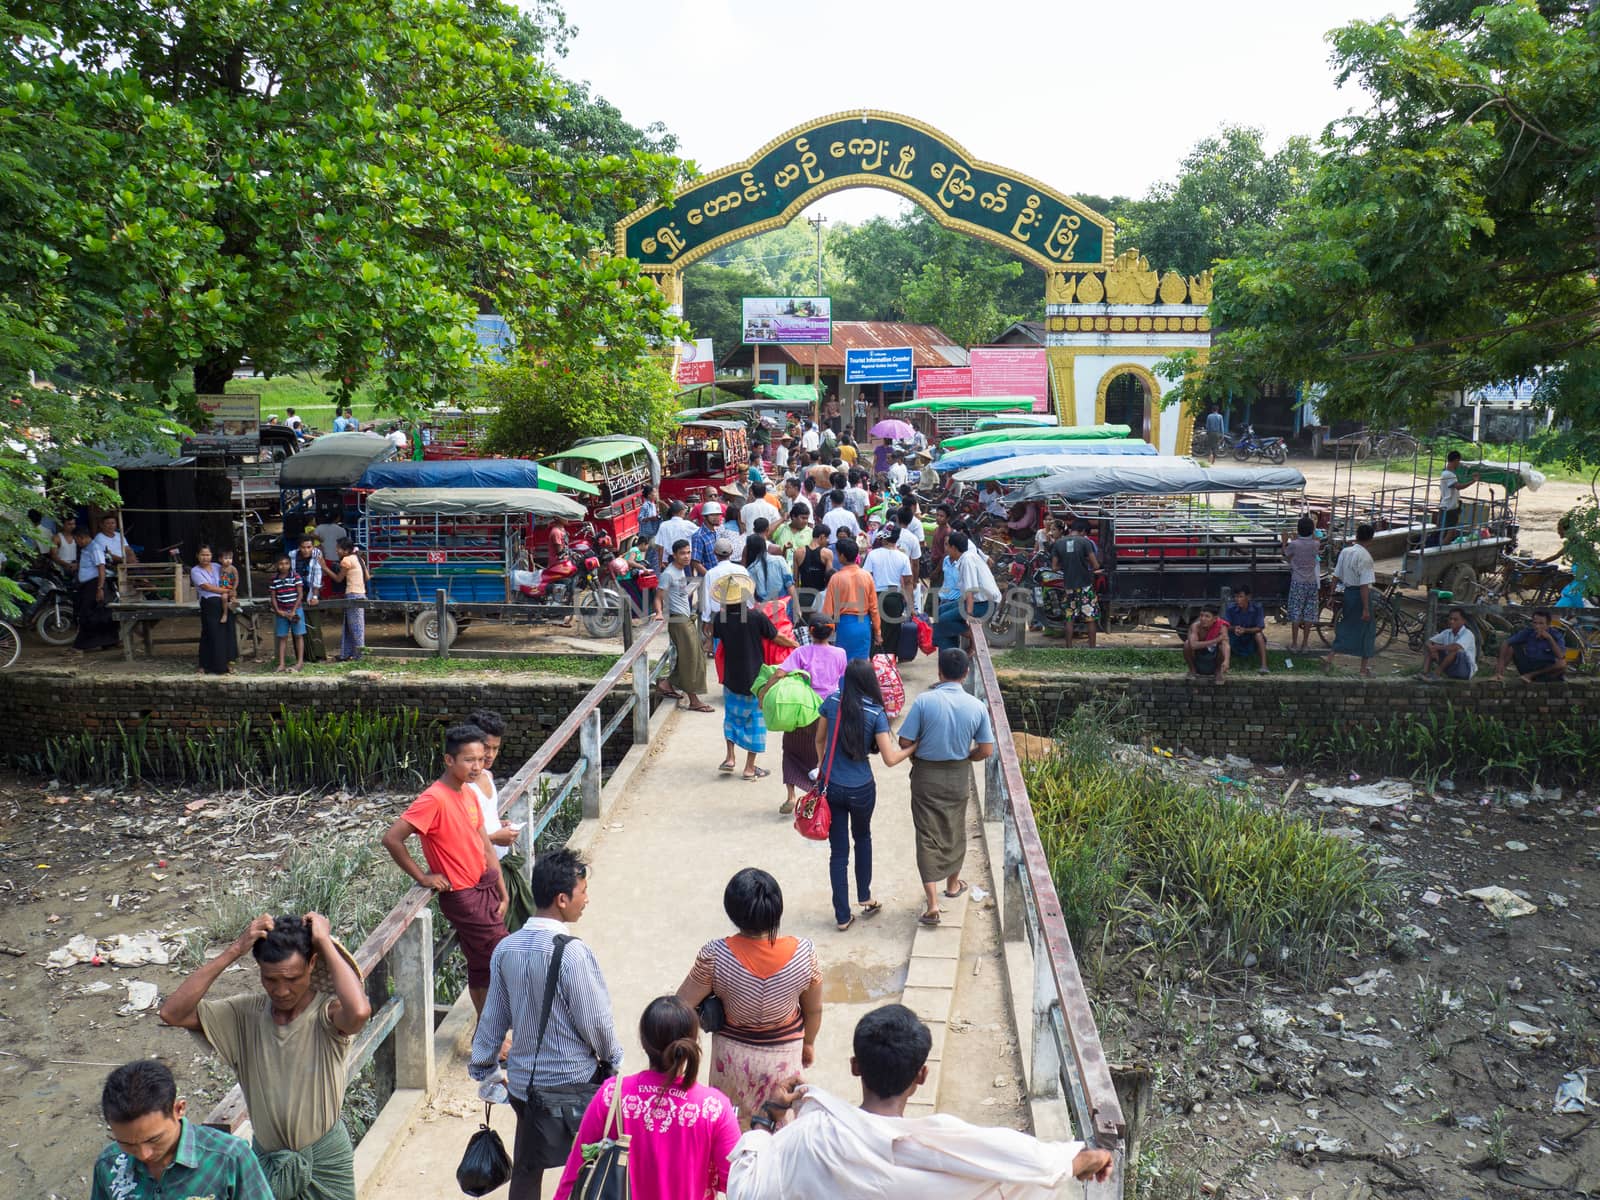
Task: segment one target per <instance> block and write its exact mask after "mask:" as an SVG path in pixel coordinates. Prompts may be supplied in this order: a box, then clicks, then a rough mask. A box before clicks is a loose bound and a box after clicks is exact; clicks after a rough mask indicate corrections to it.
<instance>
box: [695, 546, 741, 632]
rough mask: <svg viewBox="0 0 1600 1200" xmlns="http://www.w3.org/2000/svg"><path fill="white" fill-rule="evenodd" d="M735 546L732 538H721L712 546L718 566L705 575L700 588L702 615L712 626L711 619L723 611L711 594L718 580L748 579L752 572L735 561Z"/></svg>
mask: <svg viewBox="0 0 1600 1200" xmlns="http://www.w3.org/2000/svg"><path fill="white" fill-rule="evenodd" d="M733 551H734V544H733V539H732V538H731V537H727V536H723V537H719V538H718V539H717V540H716V542H715V543H714V544H713V546H712V552H713V553H714V554H715V555H716V556H717V565H716V566H714V567H712V568H711V569H710V570H709V571H707V572H706V573H705V577H704V578H703V579H702V580H701V586H700V614H701V616H702V617H704V618H705V620H706V623H707V624H710V622H711V618H712V617H714V616H716V615H717V614H718V613H719V612H721V611H722V605H721V604H719V603H718V602H717V600H716V598H715V597H714V596H713V595H712V594H711V590H712V588H714V587H715V586H716V583H717V580H719V579H722V578H725V577H726V576H729V575H743V576H744V577H745V578H746V579H748V578H749V577H750V572H749V571H746V570H745V569H744V565H743V564H742V563H737V562H734V560H733Z"/></svg>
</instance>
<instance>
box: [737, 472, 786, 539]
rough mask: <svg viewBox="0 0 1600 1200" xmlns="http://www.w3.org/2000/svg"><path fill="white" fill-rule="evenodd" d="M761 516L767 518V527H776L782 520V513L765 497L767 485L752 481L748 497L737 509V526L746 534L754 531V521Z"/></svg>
mask: <svg viewBox="0 0 1600 1200" xmlns="http://www.w3.org/2000/svg"><path fill="white" fill-rule="evenodd" d="M761 517H765V518H766V519H767V528H768V529H776V528H777V527H778V524H779V522H781V521H782V520H783V514H782V513H780V512H779V511H778V509H777V506H776V505H774V504H773V503H772V501H770V500H768V499H767V485H766V484H764V483H752V484H751V485H750V499H749V500H747V501H745V503H744V504H743V506H741V507H740V509H739V527H740V528H741V529H743V530H744V531H745V533H747V534H750V533H754V532H755V528H756V521H757V520H758V519H759V518H761Z"/></svg>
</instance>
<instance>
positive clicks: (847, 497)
mask: <svg viewBox="0 0 1600 1200" xmlns="http://www.w3.org/2000/svg"><path fill="white" fill-rule="evenodd" d="M846 478H847V480H848V482H849V486H848V487H846V488H845V489H844V506H845V507H846V508H848V509H849V510H850V511H851V512H853V513H855V515H856V520H857V521H865V520H866V519H867V505H868V504H869V503H871V501H872V497H871V496H870V495H868V494H867V489H866V488H864V487H862V486H861V483H862V481H863V480H864V479H865V478H866V476H865V475H863V474H862V473H861V472H860V471H858V470H856V469H855V468H853V467H852V468H851V469H850V472H849V474H848V475H847V476H846Z"/></svg>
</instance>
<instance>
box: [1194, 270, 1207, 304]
mask: <svg viewBox="0 0 1600 1200" xmlns="http://www.w3.org/2000/svg"><path fill="white" fill-rule="evenodd" d="M1189 303H1190V304H1210V303H1211V272H1210V270H1209V269H1208V270H1205V271H1201V272H1200V274H1198V275H1191V276H1189Z"/></svg>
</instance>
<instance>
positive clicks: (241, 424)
mask: <svg viewBox="0 0 1600 1200" xmlns="http://www.w3.org/2000/svg"><path fill="white" fill-rule="evenodd" d="M195 403H196V404H198V405H199V406H200V411H201V412H202V413H204V414H205V416H206V420H205V421H203V422H201V423H199V424H197V425H196V426H195V431H194V435H193V436H192V437H186V438H184V439H183V449H184V452H185V453H187V454H243V455H255V454H259V453H260V452H261V396H260V394H259V393H257V392H239V393H235V394H233V395H228V396H196V397H195Z"/></svg>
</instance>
